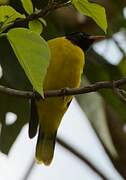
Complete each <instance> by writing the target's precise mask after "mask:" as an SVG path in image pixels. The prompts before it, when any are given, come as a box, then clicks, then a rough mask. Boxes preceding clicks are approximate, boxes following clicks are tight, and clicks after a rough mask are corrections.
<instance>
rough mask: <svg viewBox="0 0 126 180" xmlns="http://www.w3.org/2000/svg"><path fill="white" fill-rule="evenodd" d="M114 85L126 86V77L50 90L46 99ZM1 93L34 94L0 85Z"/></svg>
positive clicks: (28, 96) (31, 95)
mask: <svg viewBox="0 0 126 180" xmlns="http://www.w3.org/2000/svg"><path fill="white" fill-rule="evenodd" d="M113 84H114V87H115V88H119V87H120V86H122V85H126V77H124V78H122V79H119V80H116V81H100V82H96V83H94V84H91V85H88V86H84V87H80V88H64V89H58V90H48V91H45V92H44V97H45V98H47V97H61V96H69V95H77V94H85V93H90V92H96V91H99V90H101V89H112V90H113ZM0 92H1V93H3V94H8V95H11V96H18V97H22V98H28V99H30V98H32V97H33V95H34V94H33V92H31V91H21V90H16V89H11V88H8V87H5V86H2V85H0ZM34 97H35V98H42V97H41V96H40V95H38V94H35V95H34Z"/></svg>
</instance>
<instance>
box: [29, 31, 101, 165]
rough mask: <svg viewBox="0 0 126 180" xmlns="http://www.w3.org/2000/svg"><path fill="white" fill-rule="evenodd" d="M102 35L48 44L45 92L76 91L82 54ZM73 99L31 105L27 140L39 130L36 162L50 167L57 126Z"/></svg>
mask: <svg viewBox="0 0 126 180" xmlns="http://www.w3.org/2000/svg"><path fill="white" fill-rule="evenodd" d="M103 37H104V36H92V35H88V34H86V33H84V32H73V33H71V34H69V35H66V36H61V37H56V38H54V39H51V40H49V41H48V45H49V48H50V51H51V60H50V64H49V67H48V69H47V74H46V76H45V79H44V91H46V90H58V89H65V88H78V87H79V86H80V82H81V75H82V73H83V68H84V64H85V54H86V52H87V51H88V50H89V49H90V47H91V45H92V44H93V43H94V42H95V41H99V40H101V39H103ZM72 99H73V96H63V97H50V98H49V97H47V98H44V99H37V100H35V103H32V104H33V105H32V107H31V113H32V115H31V117H32V118H31V120H30V122H29V137H30V138H33V137H34V136H35V135H36V133H37V129H38V124H39V133H38V139H37V144H36V160H37V162H38V163H40V164H44V165H50V163H51V162H52V159H53V155H54V149H55V141H56V135H57V130H58V127H59V125H60V123H61V120H62V118H63V116H64V114H65V112H66V111H67V109H68V107H69V105H70V103H71V101H72Z"/></svg>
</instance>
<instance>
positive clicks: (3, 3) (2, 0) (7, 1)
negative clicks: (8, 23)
mask: <svg viewBox="0 0 126 180" xmlns="http://www.w3.org/2000/svg"><path fill="white" fill-rule="evenodd" d="M8 3H9V0H0V4H1V5H5V4H8Z"/></svg>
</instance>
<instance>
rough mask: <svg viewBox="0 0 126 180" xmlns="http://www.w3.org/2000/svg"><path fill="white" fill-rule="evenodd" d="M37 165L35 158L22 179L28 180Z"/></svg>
mask: <svg viewBox="0 0 126 180" xmlns="http://www.w3.org/2000/svg"><path fill="white" fill-rule="evenodd" d="M34 166H35V159H33V160H32V162H31V164H30V166H29V167H28V169H27V171H26V173H25V174H24V177H23V178H22V180H27V179H28V178H29V176H30V174H31V172H32V170H33V169H34Z"/></svg>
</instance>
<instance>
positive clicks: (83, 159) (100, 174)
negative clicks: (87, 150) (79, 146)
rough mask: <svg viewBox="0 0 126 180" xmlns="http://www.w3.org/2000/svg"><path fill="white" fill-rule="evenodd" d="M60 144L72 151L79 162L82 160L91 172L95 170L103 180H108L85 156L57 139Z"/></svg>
mask: <svg viewBox="0 0 126 180" xmlns="http://www.w3.org/2000/svg"><path fill="white" fill-rule="evenodd" d="M57 142H58V144H60V145H61V146H62V147H64V148H65V149H66V150H68V151H70V153H72V154H73V155H74V156H76V157H77V158H78V159H79V160H81V161H82V162H83V163H85V164H86V165H87V166H88V167H89V168H90V169H91V170H93V171H94V172H95V173H96V174H98V175H99V176H100V177H101V178H102V179H103V180H107V179H108V178H107V177H106V176H105V175H104V174H103V173H101V172H100V171H99V170H98V169H97V168H96V167H95V166H94V165H93V164H92V163H91V162H90V161H89V160H88V159H87V157H86V156H84V154H81V153H80V152H78V151H77V150H76V149H75V148H73V147H72V146H70V145H69V144H67V143H66V142H65V141H64V140H62V139H61V138H57Z"/></svg>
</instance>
